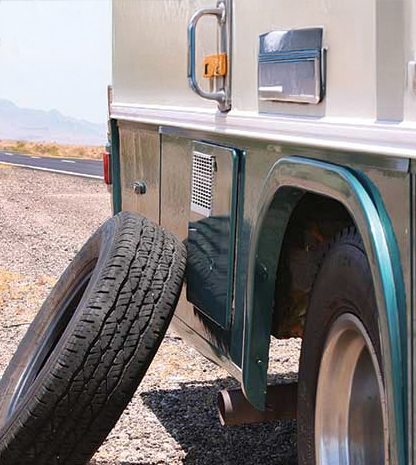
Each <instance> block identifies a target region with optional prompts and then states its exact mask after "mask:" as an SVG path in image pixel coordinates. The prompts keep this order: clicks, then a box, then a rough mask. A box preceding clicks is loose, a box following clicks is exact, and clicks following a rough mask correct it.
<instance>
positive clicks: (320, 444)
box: [315, 313, 388, 465]
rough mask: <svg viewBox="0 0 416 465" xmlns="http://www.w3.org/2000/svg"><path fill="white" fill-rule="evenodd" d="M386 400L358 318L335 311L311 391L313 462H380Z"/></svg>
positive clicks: (382, 464) (355, 464) (384, 450)
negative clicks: (313, 401)
mask: <svg viewBox="0 0 416 465" xmlns="http://www.w3.org/2000/svg"><path fill="white" fill-rule="evenodd" d="M387 444H388V438H387V415H386V400H385V394H384V388H383V380H382V377H381V371H380V367H379V364H378V361H377V357H376V353H375V350H374V347H373V345H372V343H371V340H370V338H369V336H368V334H367V332H366V330H365V328H364V326H363V325H362V323H361V321H360V320H359V319H358V318H357V317H355V316H354V315H352V314H350V313H345V314H343V315H342V316H340V317H339V318H338V319H337V320H336V321H335V323H334V324H333V325H332V328H331V330H330V332H329V334H328V338H327V341H326V344H325V348H324V351H323V356H322V360H321V366H320V368H319V376H318V386H317V391H316V412H315V451H316V463H317V464H319V465H334V464H337V465H373V464H374V465H375V464H379V465H385V464H388V453H387V450H388V449H387Z"/></svg>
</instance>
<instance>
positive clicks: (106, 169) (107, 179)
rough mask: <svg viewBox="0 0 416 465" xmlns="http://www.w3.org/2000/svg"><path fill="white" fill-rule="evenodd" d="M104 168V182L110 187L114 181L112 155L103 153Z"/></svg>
mask: <svg viewBox="0 0 416 465" xmlns="http://www.w3.org/2000/svg"><path fill="white" fill-rule="evenodd" d="M103 168H104V182H105V183H106V184H107V185H110V184H111V183H112V179H111V164H110V154H109V153H108V152H104V153H103Z"/></svg>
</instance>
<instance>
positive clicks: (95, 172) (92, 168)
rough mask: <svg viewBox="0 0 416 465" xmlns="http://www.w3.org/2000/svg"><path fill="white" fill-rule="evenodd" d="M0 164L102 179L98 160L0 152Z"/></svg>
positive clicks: (101, 168)
mask: <svg viewBox="0 0 416 465" xmlns="http://www.w3.org/2000/svg"><path fill="white" fill-rule="evenodd" d="M0 163H6V164H9V165H16V166H23V167H27V168H33V169H36V170H41V171H52V172H55V173H63V174H72V175H75V176H83V177H88V178H97V179H102V178H103V163H102V161H100V160H84V159H81V158H80V159H78V158H52V157H37V156H33V155H22V154H20V153H16V152H0Z"/></svg>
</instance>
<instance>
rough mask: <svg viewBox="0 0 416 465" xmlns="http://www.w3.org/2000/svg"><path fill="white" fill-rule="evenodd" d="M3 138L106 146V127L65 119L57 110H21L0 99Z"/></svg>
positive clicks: (1, 136) (0, 133)
mask: <svg viewBox="0 0 416 465" xmlns="http://www.w3.org/2000/svg"><path fill="white" fill-rule="evenodd" d="M0 139H7V140H22V141H23V140H24V141H30V142H56V143H61V144H80V145H103V144H105V142H106V139H107V127H106V125H105V124H96V123H90V122H89V121H85V120H82V119H76V118H71V117H68V116H64V115H62V114H61V113H60V112H59V111H57V110H51V111H43V110H33V109H29V108H19V107H18V106H17V105H15V104H14V103H13V102H10V101H9V100H3V99H0Z"/></svg>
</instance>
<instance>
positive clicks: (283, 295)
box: [272, 193, 354, 338]
mask: <svg viewBox="0 0 416 465" xmlns="http://www.w3.org/2000/svg"><path fill="white" fill-rule="evenodd" d="M353 224H354V222H353V220H352V218H351V216H350V214H349V213H348V211H347V209H346V208H345V207H344V206H343V205H342V204H341V203H340V202H338V201H336V200H333V199H331V198H329V197H324V196H322V195H317V194H312V193H306V194H305V195H304V196H303V197H302V198H301V199H300V201H299V202H298V204H297V205H296V207H295V209H294V210H293V212H292V214H291V217H290V219H289V222H288V225H287V228H286V231H285V235H284V238H283V243H282V249H281V253H280V258H279V264H278V268H277V275H276V284H275V298H274V308H273V320H272V335H273V336H275V337H277V338H290V337H301V336H302V334H303V326H304V323H305V318H306V310H307V306H308V302H309V295H310V292H311V290H312V286H313V282H314V279H315V276H316V273H317V272H318V269H319V266H320V263H321V260H322V256H323V251H324V244H325V243H327V242H328V241H329V240H330V239H331V238H332V237H334V236H335V234H336V233H337V232H339V231H341V230H342V229H344V228H345V227H347V226H351V225H353Z"/></svg>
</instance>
